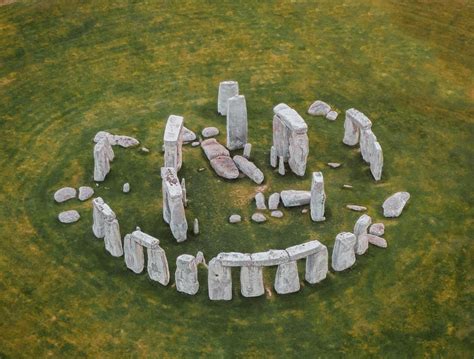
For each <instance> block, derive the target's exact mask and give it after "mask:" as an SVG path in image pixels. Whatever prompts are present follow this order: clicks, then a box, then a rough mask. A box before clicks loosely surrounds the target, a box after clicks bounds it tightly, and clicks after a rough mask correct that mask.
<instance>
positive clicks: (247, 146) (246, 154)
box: [243, 143, 252, 159]
mask: <svg viewBox="0 0 474 359" xmlns="http://www.w3.org/2000/svg"><path fill="white" fill-rule="evenodd" d="M251 151H252V144H251V143H246V144H245V146H244V153H243V156H244V157H245V158H246V159H249V158H250V152H251Z"/></svg>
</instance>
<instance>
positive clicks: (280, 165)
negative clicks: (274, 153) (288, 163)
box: [278, 156, 285, 176]
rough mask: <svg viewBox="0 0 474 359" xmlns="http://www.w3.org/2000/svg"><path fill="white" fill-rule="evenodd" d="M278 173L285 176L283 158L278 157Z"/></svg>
mask: <svg viewBox="0 0 474 359" xmlns="http://www.w3.org/2000/svg"><path fill="white" fill-rule="evenodd" d="M278 173H279V174H280V175H282V176H284V175H285V160H284V159H283V156H279V157H278Z"/></svg>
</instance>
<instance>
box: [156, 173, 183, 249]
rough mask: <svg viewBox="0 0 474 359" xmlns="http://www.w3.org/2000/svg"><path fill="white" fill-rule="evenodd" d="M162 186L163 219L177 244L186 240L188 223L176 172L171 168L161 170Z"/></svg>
mask: <svg viewBox="0 0 474 359" xmlns="http://www.w3.org/2000/svg"><path fill="white" fill-rule="evenodd" d="M161 178H162V186H163V219H164V220H165V222H166V223H168V224H169V225H170V229H171V233H172V234H173V237H174V238H175V239H176V241H177V242H183V241H185V240H186V238H187V231H188V222H187V221H186V214H185V212H184V204H183V190H182V188H181V184H180V183H179V180H178V176H177V175H176V170H175V169H174V168H172V167H162V168H161Z"/></svg>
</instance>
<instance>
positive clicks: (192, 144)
mask: <svg viewBox="0 0 474 359" xmlns="http://www.w3.org/2000/svg"><path fill="white" fill-rule="evenodd" d="M199 145H200V143H199V142H198V141H196V142H193V143H191V146H193V147H197V146H199Z"/></svg>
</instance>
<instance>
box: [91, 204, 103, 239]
mask: <svg viewBox="0 0 474 359" xmlns="http://www.w3.org/2000/svg"><path fill="white" fill-rule="evenodd" d="M103 206H104V200H103V199H102V198H101V197H97V198H94V199H93V200H92V232H93V233H94V236H96V237H97V238H104V236H105V227H104V226H105V219H104V216H103V214H102V209H103Z"/></svg>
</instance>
